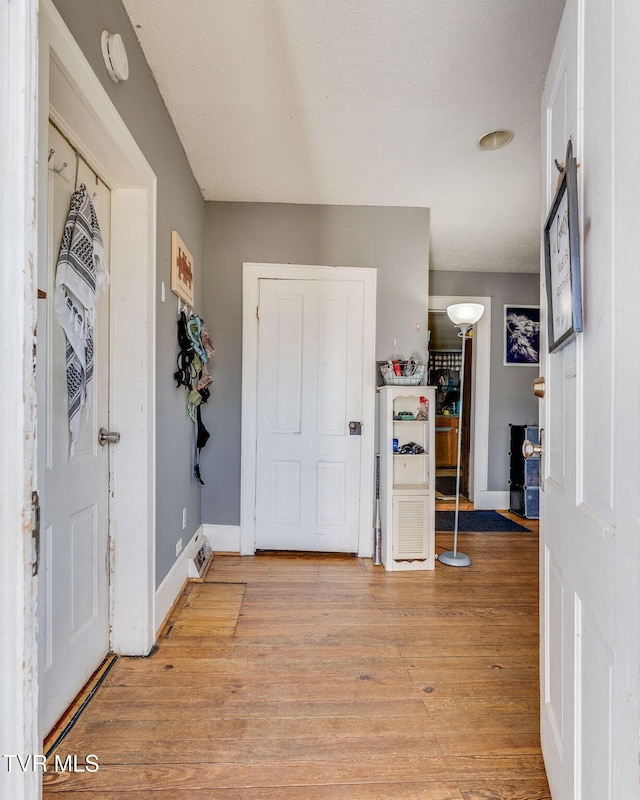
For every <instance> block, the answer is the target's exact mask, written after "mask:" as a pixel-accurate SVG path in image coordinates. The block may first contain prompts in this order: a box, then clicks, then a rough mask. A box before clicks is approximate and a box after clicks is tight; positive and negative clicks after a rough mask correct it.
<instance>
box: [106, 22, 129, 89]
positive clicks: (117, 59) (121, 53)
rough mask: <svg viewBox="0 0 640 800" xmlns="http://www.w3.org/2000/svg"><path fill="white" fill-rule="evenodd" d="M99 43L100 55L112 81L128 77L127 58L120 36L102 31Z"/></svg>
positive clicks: (115, 81)
mask: <svg viewBox="0 0 640 800" xmlns="http://www.w3.org/2000/svg"><path fill="white" fill-rule="evenodd" d="M101 44H102V57H103V58H104V64H105V66H106V68H107V72H108V73H109V77H110V78H111V80H112V81H113V82H114V83H118V82H119V81H126V80H127V78H128V77H129V60H128V59H127V51H126V50H125V49H124V42H123V41H122V36H120V34H119V33H109V31H102V40H101Z"/></svg>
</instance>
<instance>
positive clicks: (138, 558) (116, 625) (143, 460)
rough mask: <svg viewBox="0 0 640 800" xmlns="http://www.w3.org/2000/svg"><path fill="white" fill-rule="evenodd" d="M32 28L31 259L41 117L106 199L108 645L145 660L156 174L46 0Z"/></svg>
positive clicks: (41, 223)
mask: <svg viewBox="0 0 640 800" xmlns="http://www.w3.org/2000/svg"><path fill="white" fill-rule="evenodd" d="M39 21H40V29H39V45H40V48H39V101H38V135H39V143H38V149H39V152H38V155H39V159H38V162H39V164H38V172H39V174H38V241H39V252H40V253H41V254H43V253H45V252H46V227H47V222H46V220H47V214H46V208H47V138H48V136H47V131H48V119H49V116H51V118H52V119H53V120H54V122H55V123H56V125H57V126H58V127H59V128H60V129H61V130H62V131H63V133H64V134H65V135H66V136H67V137H68V138H69V139H70V140H71V141H72V142H74V143H75V145H76V146H77V147H78V149H79V150H81V151H82V153H83V155H84V156H86V160H87V162H88V163H89V164H90V165H91V166H92V167H93V168H94V169H95V170H96V171H97V172H98V173H99V174H100V175H101V177H102V178H104V180H105V182H106V183H107V185H109V187H110V189H111V192H112V195H111V197H112V200H111V214H112V234H111V264H110V277H111V297H112V303H111V304H110V305H111V311H110V329H111V334H110V373H109V374H110V377H109V384H110V386H109V413H110V425H111V427H112V428H113V429H114V430H119V431H121V433H122V440H121V442H120V443H119V444H118V445H117V447H114V448H111V453H110V470H111V491H110V497H109V517H110V525H109V534H110V547H111V551H112V553H114V554H115V558H111V559H110V623H111V642H110V646H111V649H112V650H113V651H115V652H118V653H122V654H127V655H146V654H148V653H149V651H150V650H151V648H152V647H153V645H154V642H155V483H156V482H155V472H156V465H155V361H156V359H155V336H154V333H153V332H154V331H155V286H156V274H155V263H156V176H155V174H154V172H153V170H152V169H151V167H150V166H149V164H148V162H147V161H146V159H145V157H144V155H143V154H142V151H141V150H140V148H139V147H138V145H137V144H136V142H135V140H134V138H133V136H132V135H131V133H130V132H129V130H128V129H127V127H126V125H125V123H124V121H123V120H122V118H121V117H120V115H119V113H118V111H117V110H116V108H115V106H114V105H113V103H112V102H111V100H110V98H109V96H108V94H107V92H106V91H105V89H104V88H103V86H102V84H101V83H100V81H99V80H98V78H97V76H96V75H95V73H94V72H93V70H92V69H91V66H90V64H89V62H88V61H87V59H86V58H85V56H84V54H83V53H82V51H81V49H80V47H79V46H78V44H77V43H76V41H75V40H74V39H73V37H72V35H71V33H70V32H69V30H68V28H67V26H66V25H65V23H64V21H63V20H62V17H61V16H60V14H59V13H58V11H57V10H56V9H55V7H54V6H53V3H52V0H41V1H40V18H39ZM131 264H136V265H138V269H136V270H131V269H129V267H130V265H131Z"/></svg>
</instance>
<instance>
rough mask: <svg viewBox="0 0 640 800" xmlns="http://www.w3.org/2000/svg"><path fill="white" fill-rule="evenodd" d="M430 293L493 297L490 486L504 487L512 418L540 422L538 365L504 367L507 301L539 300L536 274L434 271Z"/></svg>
mask: <svg viewBox="0 0 640 800" xmlns="http://www.w3.org/2000/svg"><path fill="white" fill-rule="evenodd" d="M429 294H431V295H434V296H436V295H460V296H463V295H470V296H479V297H480V296H481V297H491V383H490V407H489V484H488V487H487V488H488V489H489V490H490V491H491V490H495V491H505V490H506V489H508V480H509V458H508V452H509V423H513V424H515V425H537V424H538V401H537V400H536V398H535V397H534V396H533V394H532V391H531V383H532V381H533V379H534V378H535V377H536V376H537V375H538V369H537V367H504V366H503V365H502V363H503V356H502V348H503V343H504V338H503V337H504V333H503V327H502V317H503V306H504V305H505V303H506V304H509V305H517V304H518V303H521V304H523V305H538V302H539V299H540V279H539V276H538V274H537V273H508V272H507V273H502V272H439V271H435V270H434V271H432V272H431V276H430V286H429Z"/></svg>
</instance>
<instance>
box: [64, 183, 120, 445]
mask: <svg viewBox="0 0 640 800" xmlns="http://www.w3.org/2000/svg"><path fill="white" fill-rule="evenodd" d="M108 281H109V274H108V272H107V264H106V261H105V253H104V245H103V242H102V234H101V233H100V226H99V225H98V218H97V216H96V212H95V208H94V207H93V203H92V202H91V198H90V196H89V192H88V191H87V187H86V186H85V185H84V183H81V184H80V186H79V187H78V189H77V190H76V191H75V192H74V193H73V196H72V198H71V207H70V209H69V215H68V217H67V221H66V223H65V227H64V233H63V235H62V242H61V244H60V253H59V255H58V264H57V267H56V294H55V310H56V314H57V315H58V318H59V320H60V325H61V326H62V329H63V331H64V334H65V337H66V341H67V348H66V356H67V359H66V360H67V390H68V393H69V431H70V433H71V447H70V454H71V456H73V451H74V447H75V442H76V439H77V438H78V432H79V430H80V412H81V411H82V409H83V407H85V406H86V408H87V410H88V409H89V407H90V405H91V388H92V378H93V328H94V322H95V308H96V303H97V299H98V295H99V293H100V290H101V288H102V287H103V286H104V285H105V283H107V282H108Z"/></svg>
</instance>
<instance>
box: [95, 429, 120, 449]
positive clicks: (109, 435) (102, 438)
mask: <svg viewBox="0 0 640 800" xmlns="http://www.w3.org/2000/svg"><path fill="white" fill-rule="evenodd" d="M119 441H120V434H119V433H118V431H108V430H107V429H106V428H100V430H99V431H98V442H99V443H100V444H101V445H102V447H104V446H105V444H118V442H119Z"/></svg>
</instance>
